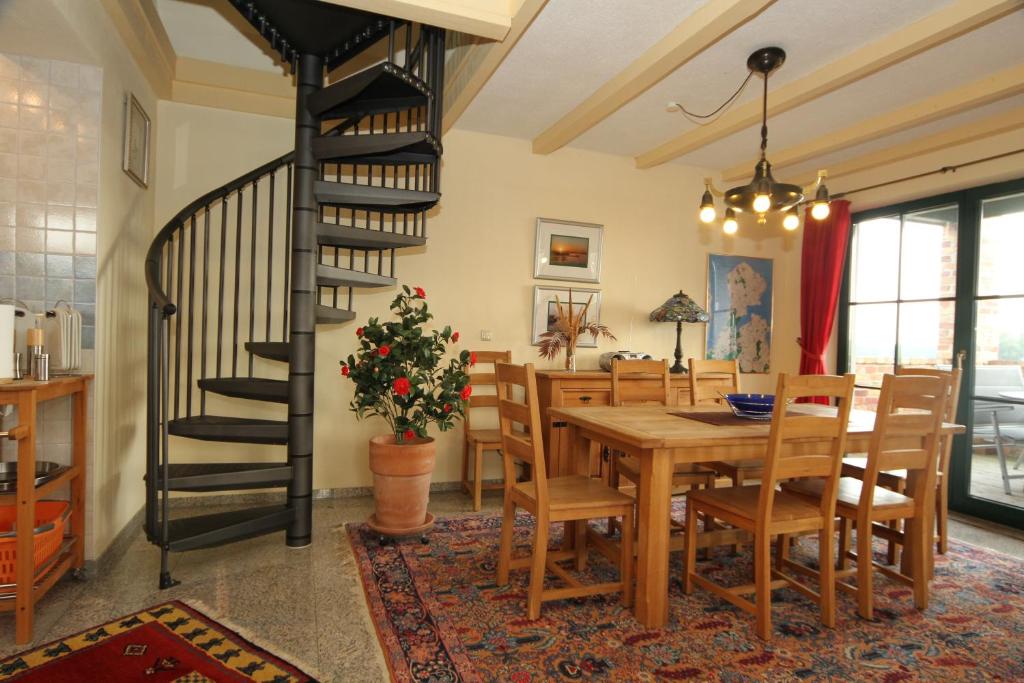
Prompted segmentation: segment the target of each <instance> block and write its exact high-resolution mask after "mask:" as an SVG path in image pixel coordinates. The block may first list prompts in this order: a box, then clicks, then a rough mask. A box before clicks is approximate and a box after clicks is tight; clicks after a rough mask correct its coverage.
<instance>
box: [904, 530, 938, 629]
mask: <svg viewBox="0 0 1024 683" xmlns="http://www.w3.org/2000/svg"><path fill="white" fill-rule="evenodd" d="M923 521H924V520H922V519H915V520H914V521H913V531H912V532H911V533H912V534H913V538H911V539H910V540H909V542H910V543H913V544H914V554H913V556H912V557H911V561H910V572H911V574H910V576H911V578H912V579H913V580H914V586H913V588H914V606H915V607H916V608H917V609H928V571H929V562H928V558H929V556H930V555H931V549H932V538H933V532H932V528H933V527H932V525H931V524H929V525H927V527H926V526H925V525H924V524H923ZM908 526H910V525H909V524H905V525H904V529H907V527H908ZM908 535H909V534H908Z"/></svg>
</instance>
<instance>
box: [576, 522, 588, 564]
mask: <svg viewBox="0 0 1024 683" xmlns="http://www.w3.org/2000/svg"><path fill="white" fill-rule="evenodd" d="M586 568H587V521H586V520H584V519H580V520H577V521H576V571H578V572H582V571H584V570H585V569H586Z"/></svg>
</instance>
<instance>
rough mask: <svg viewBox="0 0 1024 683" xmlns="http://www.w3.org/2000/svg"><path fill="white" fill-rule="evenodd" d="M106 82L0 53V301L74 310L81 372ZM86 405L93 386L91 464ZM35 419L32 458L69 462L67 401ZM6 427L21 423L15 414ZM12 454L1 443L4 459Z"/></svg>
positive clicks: (91, 325) (90, 323)
mask: <svg viewBox="0 0 1024 683" xmlns="http://www.w3.org/2000/svg"><path fill="white" fill-rule="evenodd" d="M102 84H103V72H102V70H101V69H99V68H98V67H95V66H89V65H85V64H72V63H70V62H60V61H54V60H47V59H37V58H34V57H25V56H19V55H10V54H2V53H0V298H17V299H20V300H21V301H23V302H25V303H26V304H27V305H28V307H29V308H30V309H31V310H32V311H34V312H37V313H39V312H42V311H44V310H46V309H48V308H52V307H53V305H54V304H55V303H56V302H57V301H59V300H61V299H63V300H65V301H68V302H70V303H72V305H74V307H75V308H77V309H78V310H79V311H81V312H82V322H83V330H82V332H83V335H82V336H83V346H84V347H85V349H87V350H85V351H83V356H82V361H83V367H82V369H83V370H85V371H91V370H93V368H94V361H93V358H94V354H93V352H92V351H91V349H92V348H93V346H94V338H95V324H96V322H95V321H96V230H97V226H96V215H97V214H96V212H97V205H98V198H99V188H98V182H99V139H98V138H99V130H100V126H99V117H100V94H101V93H100V91H101V89H102ZM92 398H93V391H92V387H91V386H90V391H89V413H88V415H87V420H86V421H87V424H88V428H89V435H88V437H87V439H86V443H87V444H88V449H87V450H88V452H87V459H88V462H89V463H90V465H91V462H92V434H91V432H92V425H93V411H92V403H93V401H92ZM38 417H39V421H38V428H39V429H38V432H37V439H36V457H37V459H39V460H50V461H54V462H57V463H61V464H70V462H71V399H70V398H63V399H57V400H53V401H46V402H44V403H42V404H40V406H39V416H38ZM2 423H3V428H5V429H6V428H8V427H10V426H12V425H14V424H17V414H16V413H15V414H12V415H10V416H7V417H4V418H3V421H2ZM15 452H16V451H15V446H14V444H12V443H10V442H7V441H6V440H0V454H2V456H3V459H4V460H13V459H14V457H15ZM88 469H89V468H88V467H87V471H88Z"/></svg>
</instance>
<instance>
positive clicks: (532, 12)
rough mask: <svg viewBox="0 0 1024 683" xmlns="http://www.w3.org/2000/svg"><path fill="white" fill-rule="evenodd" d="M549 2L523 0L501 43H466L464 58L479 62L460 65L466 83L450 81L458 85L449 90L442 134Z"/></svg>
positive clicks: (453, 85)
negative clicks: (464, 74)
mask: <svg viewBox="0 0 1024 683" xmlns="http://www.w3.org/2000/svg"><path fill="white" fill-rule="evenodd" d="M546 4H547V0H523V3H522V6H520V8H519V11H518V12H517V13H516V15H515V17H513V18H512V26H511V28H510V29H509V32H508V35H507V36H506V37H505V40H503V41H502V42H500V43H493V42H492V43H479V42H478V43H474V44H472V45H467V46H466V47H465V50H466V51H467V52H466V54H465V56H464V57H463V59H464V60H470V59H471V60H473V62H474V63H475V65H476V66H475V67H472V66H467V63H466V62H462V63H460V64H458V65H456V67H455V69H456V70H458V71H463V70H464V71H465V72H466V73H467V74H468V75H467V76H466V80H465V83H464V84H463V83H452V84H451V86H449V85H448V84H446V86H445V87H446V89H447V88H449V87H454V88H455V90H454V91H447V90H446V93H445V105H446V106H445V110H444V119H443V122H442V125H441V132H442V134H443V133H447V132H448V130H449V129H450V128H451V127H452V126H454V125H455V122H456V121H458V119H459V117H460V116H462V114H463V112H465V111H466V108H467V107H468V106H469V103H470V102H472V101H473V98H475V97H476V96H477V94H478V93H479V92H480V90H482V89H483V87H484V85H485V84H486V83H487V81H488V80H490V78H491V76H493V75H494V72H495V71H497V70H498V67H499V66H501V63H502V62H503V61H505V57H506V56H508V53H509V52H511V51H512V48H513V47H515V45H516V43H518V42H519V39H520V38H521V37H522V36H523V34H524V33H526V29H528V28H529V27H530V24H532V23H533V20H534V19H536V18H537V15H538V14H540V11H541V10H542V9H544V5H546ZM470 69H471V71H470ZM445 80H446V81H448V80H449V79H447V78H446V79H445Z"/></svg>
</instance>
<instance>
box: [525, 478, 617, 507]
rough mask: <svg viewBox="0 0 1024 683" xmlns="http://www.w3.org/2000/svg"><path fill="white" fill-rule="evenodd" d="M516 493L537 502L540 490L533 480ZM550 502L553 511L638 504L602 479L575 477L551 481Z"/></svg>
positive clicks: (549, 481) (549, 486)
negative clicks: (538, 490)
mask: <svg viewBox="0 0 1024 683" xmlns="http://www.w3.org/2000/svg"><path fill="white" fill-rule="evenodd" d="M514 491H515V492H517V493H519V494H521V495H522V496H525V497H526V498H529V499H530V500H536V499H537V487H536V485H535V483H534V482H532V481H524V482H520V483H518V484H516V485H515V488H514ZM548 502H549V507H550V508H551V510H570V509H588V508H605V507H609V506H613V505H633V503H634V502H636V501H634V500H633V498H632V496H629V495H627V494H625V493H622V492H620V491H616V490H615V489H613V488H611V487H609V486H608V485H607V484H605V483H603V482H601V481H600V480H599V479H593V478H592V477H585V476H583V475H582V474H574V475H571V476H567V477H555V478H554V479H548Z"/></svg>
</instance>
